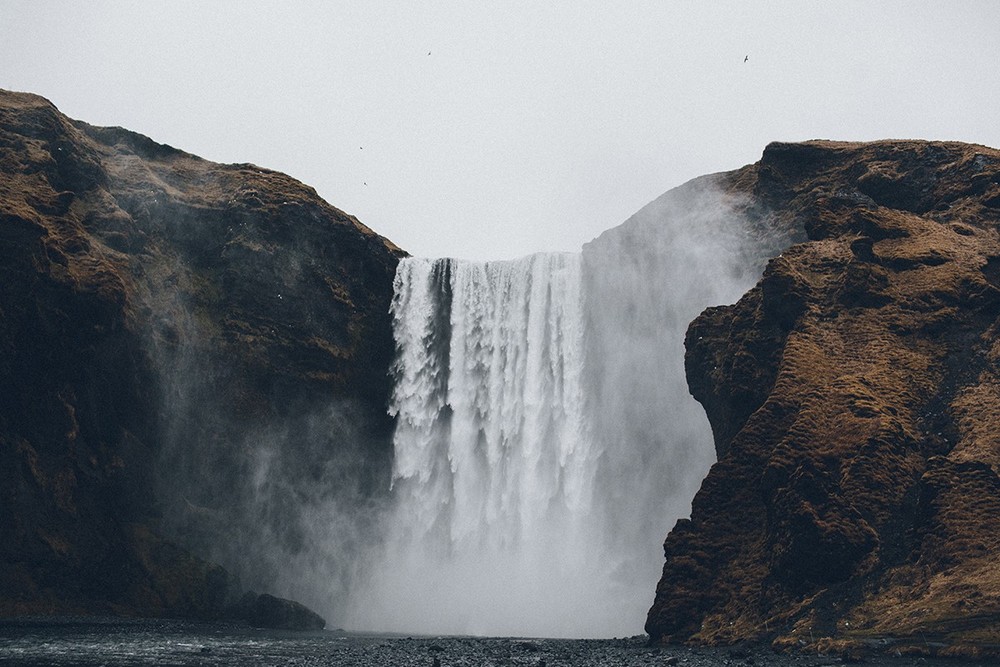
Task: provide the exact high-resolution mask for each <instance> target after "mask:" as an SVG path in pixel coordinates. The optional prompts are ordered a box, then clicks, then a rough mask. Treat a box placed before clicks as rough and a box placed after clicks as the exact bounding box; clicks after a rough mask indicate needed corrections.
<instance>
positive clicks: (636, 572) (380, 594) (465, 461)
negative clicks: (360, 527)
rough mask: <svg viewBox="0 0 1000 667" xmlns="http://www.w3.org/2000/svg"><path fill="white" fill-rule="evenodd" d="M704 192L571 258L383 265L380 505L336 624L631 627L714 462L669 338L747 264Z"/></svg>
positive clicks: (664, 205)
mask: <svg viewBox="0 0 1000 667" xmlns="http://www.w3.org/2000/svg"><path fill="white" fill-rule="evenodd" d="M721 201H722V200H721V198H720V196H719V195H718V193H717V192H715V191H714V190H706V189H698V188H693V189H692V190H691V191H690V192H689V193H688V195H687V196H686V197H678V196H677V195H673V198H666V199H663V200H658V201H657V202H654V203H653V204H650V205H649V206H648V207H646V208H645V209H643V211H640V213H639V214H637V215H636V216H635V217H634V218H633V219H632V220H630V221H629V222H628V223H626V224H625V225H622V226H621V227H619V228H616V229H615V230H612V231H611V232H608V233H606V234H605V235H604V236H602V237H601V238H599V239H597V240H596V241H594V242H592V243H591V244H588V245H587V246H586V247H585V248H584V251H583V253H580V254H538V255H533V256H530V257H525V258H522V259H518V260H513V261H501V262H485V263H477V262H468V261H458V260H449V259H442V260H428V259H405V260H403V261H401V262H400V264H399V268H398V270H397V274H396V283H395V297H394V301H393V305H392V314H393V319H394V334H395V339H396V345H397V358H396V363H395V367H394V376H395V387H394V391H393V395H392V404H391V412H392V413H393V415H394V416H395V418H396V422H397V426H396V432H395V436H394V449H395V461H394V469H393V482H392V484H393V490H392V491H393V493H392V495H393V507H392V509H391V511H390V512H388V514H387V517H386V521H385V524H384V527H383V536H384V539H383V542H382V544H381V547H380V551H379V552H378V553H376V554H371V555H370V556H369V557H368V558H367V559H366V561H365V563H364V564H363V567H362V568H361V573H362V574H361V576H360V577H359V580H358V584H357V585H356V586H355V590H354V591H353V592H352V600H351V602H350V604H349V609H348V613H347V615H346V618H345V619H344V620H345V621H346V624H347V626H348V627H351V628H355V629H366V630H382V631H398V632H413V633H434V634H487V635H522V636H523V635H530V636H553V637H556V636H574V637H588V636H604V637H609V636H615V635H633V634H637V633H638V632H641V628H642V622H643V619H644V616H645V612H646V609H647V608H648V605H649V603H650V601H651V599H652V596H653V590H654V587H655V582H656V579H657V576H658V572H659V569H660V567H661V565H662V557H663V556H662V548H661V546H660V544H661V541H662V539H663V536H664V535H665V534H666V532H667V531H668V530H669V529H670V527H671V526H672V525H673V523H674V522H675V521H676V520H677V519H678V518H680V517H682V516H684V515H685V514H687V512H689V510H690V501H691V498H692V497H693V495H694V492H695V490H696V489H697V487H698V484H699V483H700V480H701V479H702V478H703V476H704V474H705V473H706V472H707V470H708V467H709V466H710V465H711V463H712V460H713V459H714V451H713V448H712V444H711V442H712V441H711V433H710V429H709V427H708V423H707V420H706V419H705V417H704V414H703V412H702V410H701V408H700V406H698V405H697V404H696V403H695V402H694V401H693V400H692V399H691V398H690V396H689V395H688V392H687V386H686V381H685V378H684V369H683V337H684V331H685V329H686V327H687V324H688V322H690V320H691V319H692V318H694V317H695V316H696V315H697V314H698V312H700V310H701V309H702V308H704V307H705V306H707V305H712V304H717V303H724V302H727V301H732V300H733V299H735V298H737V297H738V296H739V294H741V293H742V292H743V291H745V290H746V289H747V288H748V287H749V286H750V285H751V284H752V283H753V282H754V281H755V280H756V277H757V276H758V275H759V270H760V264H761V262H760V257H759V256H755V257H749V256H747V255H746V253H745V248H746V246H747V243H746V238H745V232H746V230H745V228H744V227H743V226H742V225H741V224H739V222H738V221H736V220H734V216H733V215H732V213H731V210H730V209H729V208H728V207H726V206H724V205H722V204H721V203H720V202H721ZM664 220H669V221H670V224H664ZM734 223H736V224H734ZM741 235H743V236H741ZM751 245H752V244H751Z"/></svg>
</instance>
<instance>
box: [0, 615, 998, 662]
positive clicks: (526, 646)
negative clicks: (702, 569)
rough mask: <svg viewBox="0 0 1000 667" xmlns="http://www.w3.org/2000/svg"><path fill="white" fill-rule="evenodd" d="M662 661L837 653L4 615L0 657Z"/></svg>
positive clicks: (805, 658) (785, 658) (792, 658)
mask: <svg viewBox="0 0 1000 667" xmlns="http://www.w3.org/2000/svg"><path fill="white" fill-rule="evenodd" d="M435 659H437V661H438V662H439V664H440V665H441V667H449V666H469V667H471V666H477V667H478V666H496V667H499V666H501V665H503V666H506V667H513V666H523V667H564V666H566V667H568V666H571V665H572V666H578V667H587V666H595V667H596V666H598V665H600V666H609V667H618V666H621V667H626V666H627V667H632V666H636V667H639V666H643V667H645V666H661V665H684V666H686V667H723V666H727V667H743V666H747V667H749V666H751V665H758V666H762V665H774V666H776V667H785V666H787V667H792V666H795V667H819V666H820V665H841V664H845V663H844V661H843V660H842V659H841V658H839V657H836V656H817V655H781V654H776V653H774V652H773V651H771V650H769V649H766V648H765V649H753V650H734V649H725V648H723V649H701V648H697V649H691V648H686V647H667V648H656V647H649V646H647V645H646V642H645V638H643V637H633V638H628V639H601V640H596V639H576V640H574V639H513V638H480V637H396V636H391V637H390V636H382V635H361V634H346V633H342V632H335V631H324V632H311V633H293V632H278V631H271V630H257V629H252V628H247V627H243V626H238V625H228V624H198V623H189V622H184V621H163V620H124V621H123V620H121V619H72V618H64V619H49V618H46V619H39V618H31V619H7V620H0V665H32V666H40V665H108V666H115V665H178V666H180V665H248V666H258V665H260V666H263V665H300V666H302V667H311V666H314V665H317V666H318V665H338V666H339V665H344V666H350V665H372V666H375V667H383V666H384V667H408V666H411V665H412V666H420V667H433V666H434V664H435ZM865 664H868V665H877V666H881V665H884V666H887V667H889V666H898V667H902V666H904V665H920V666H924V667H933V666H941V667H943V666H945V665H951V666H952V667H954V666H956V665H984V666H985V665H993V664H995V663H994V662H992V661H988V662H981V663H980V662H969V661H963V662H956V661H952V660H944V659H934V658H923V657H898V658H893V657H877V658H876V657H872V658H869V659H868V660H867V662H866V663H865Z"/></svg>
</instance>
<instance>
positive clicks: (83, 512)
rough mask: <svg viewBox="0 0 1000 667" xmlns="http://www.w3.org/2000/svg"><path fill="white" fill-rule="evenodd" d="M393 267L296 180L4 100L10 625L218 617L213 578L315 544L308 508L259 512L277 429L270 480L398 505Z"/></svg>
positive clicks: (275, 500)
mask: <svg viewBox="0 0 1000 667" xmlns="http://www.w3.org/2000/svg"><path fill="white" fill-rule="evenodd" d="M400 255H401V251H400V250H399V249H398V248H396V247H395V246H394V245H392V244H391V243H390V242H388V241H387V240H385V239H383V238H382V237H380V236H378V235H377V234H375V233H373V232H372V231H371V230H369V229H368V228H367V227H365V226H364V225H362V224H361V223H360V222H359V221H358V220H356V219H355V218H353V217H352V216H350V215H347V214H346V213H344V212H343V211H340V210H338V209H336V208H334V207H332V206H330V205H329V204H327V203H326V202H325V201H323V200H322V199H320V198H319V197H318V196H317V194H316V193H315V191H313V190H312V189H311V188H309V187H307V186H305V185H303V184H302V183H300V182H298V181H296V180H294V179H292V178H290V177H288V176H286V175H284V174H280V173H277V172H273V171H269V170H267V169H263V168H260V167H256V166H254V165H248V164H242V165H220V164H215V163H212V162H208V161H206V160H202V159H200V158H197V157H195V156H193V155H190V154H187V153H184V152H183V151H180V150H177V149H174V148H171V147H169V146H165V145H162V144H158V143H156V142H154V141H152V140H150V139H148V138H146V137H143V136H141V135H138V134H135V133H133V132H129V131H128V130H124V129H121V128H99V127H93V126H90V125H87V124H86V123H81V122H77V121H73V120H70V119H68V118H66V117H65V116H64V115H62V114H61V113H59V111H57V110H56V109H55V107H53V106H52V105H51V104H50V103H49V102H48V101H46V100H44V99H42V98H40V97H37V96H34V95H28V94H20V93H11V92H6V91H0V507H2V511H0V615H10V614H18V613H126V614H152V615H167V614H169V615H180V616H213V615H218V613H219V611H220V609H221V608H222V606H223V604H224V602H225V600H226V598H227V596H232V595H233V594H234V592H235V591H234V590H233V589H234V588H235V586H234V584H233V581H232V577H231V576H230V575H228V574H227V573H226V571H225V570H222V569H221V568H219V567H218V566H215V565H210V564H209V563H208V562H206V561H207V560H215V561H216V562H224V563H225V564H226V565H227V566H229V567H230V568H232V567H236V565H237V564H239V563H240V562H243V561H249V562H250V563H251V566H250V567H249V569H248V570H247V571H246V572H237V574H239V575H240V576H241V577H243V580H244V583H251V584H252V583H253V581H252V578H253V575H255V574H261V571H260V570H261V569H263V570H266V568H258V569H256V570H255V569H254V565H253V564H254V563H256V560H255V559H241V558H238V556H242V554H243V553H253V552H254V550H255V549H256V548H258V547H259V546H260V544H261V542H263V541H265V540H266V541H269V543H270V544H273V545H278V546H279V547H284V548H287V549H288V550H290V551H294V550H295V549H300V548H301V546H302V542H303V536H302V526H301V525H300V524H298V523H296V522H295V521H293V520H292V519H293V518H294V514H293V513H291V512H289V511H288V508H287V507H286V505H287V504H289V503H296V502H301V500H302V497H303V494H304V493H306V491H304V490H303V491H300V492H299V493H298V494H297V495H296V494H291V493H287V492H282V491H283V489H279V490H276V491H274V492H272V493H270V494H269V495H267V496H266V498H267V500H268V504H267V506H266V507H264V508H258V509H259V511H257V512H254V513H251V512H249V511H248V507H249V504H248V497H249V496H250V495H251V493H252V492H253V491H254V489H252V488H251V484H250V480H252V479H253V477H252V475H251V474H250V473H251V470H252V463H253V456H254V450H253V449H252V447H250V444H251V443H253V442H256V441H260V440H262V439H264V437H265V436H266V435H268V434H267V433H266V427H267V425H269V424H275V423H277V424H281V425H282V433H281V436H282V437H280V438H278V437H270V439H268V441H267V445H268V447H269V448H270V449H269V451H271V452H273V454H274V457H273V459H272V460H273V462H274V468H275V470H274V471H273V475H272V477H271V478H273V479H281V480H284V479H289V478H293V479H300V480H306V481H307V482H309V484H310V485H311V487H310V488H316V489H325V490H327V492H328V493H329V494H330V496H331V498H334V497H339V496H337V494H342V495H350V496H352V497H358V498H365V497H369V496H371V495H372V494H373V493H375V491H374V490H375V489H381V488H383V486H385V485H384V484H383V483H382V482H383V480H384V479H385V477H386V475H387V471H388V461H389V456H390V448H389V438H388V433H389V431H390V429H391V422H390V420H389V418H388V417H387V416H386V414H385V405H386V400H387V393H388V390H389V380H388V374H387V369H388V365H389V363H390V361H391V358H392V354H393V342H392V333H391V327H390V323H389V310H388V307H389V301H390V299H391V296H392V278H393V275H394V272H395V266H396V263H397V261H398V258H399V256H400ZM331 405H334V406H337V407H336V409H335V410H333V409H331V407H330V406H331ZM315 433H323V434H324V435H323V437H313V436H314V434H315ZM340 462H343V463H344V465H339V463H340ZM283 503H284V504H283ZM226 531H230V532H232V533H233V534H234V535H236V536H237V537H238V538H239V539H236V538H233V539H229V537H230V536H229V535H227V533H226ZM180 543H183V544H184V545H186V547H187V548H182V547H181V546H178V545H179V544H180ZM216 545H232V547H231V548H229V549H218V548H217V547H216ZM192 552H195V553H198V554H199V555H200V556H201V557H200V558H199V557H196V556H194V555H192ZM206 556H208V558H205V557H206ZM265 565H266V564H265ZM266 574H267V572H266V571H265V572H263V575H266ZM248 579H251V580H250V581H248Z"/></svg>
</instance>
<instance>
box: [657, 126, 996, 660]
mask: <svg viewBox="0 0 1000 667" xmlns="http://www.w3.org/2000/svg"><path fill="white" fill-rule="evenodd" d="M721 180H722V182H723V183H724V184H725V185H726V187H727V188H729V189H731V190H733V191H737V192H743V193H746V194H749V195H750V197H751V201H753V202H754V205H755V206H757V207H758V209H759V210H760V211H761V214H762V215H763V216H764V217H765V218H769V219H770V220H771V222H772V224H774V225H777V226H779V227H781V226H784V227H787V226H788V225H793V226H797V227H799V228H800V229H801V230H802V233H804V235H805V239H804V241H803V242H801V243H797V244H794V245H792V246H791V247H789V248H787V249H786V250H785V251H784V252H783V253H782V254H781V255H780V256H778V257H776V258H774V259H772V260H771V261H770V263H769V264H768V266H767V269H766V270H765V272H764V275H763V277H762V278H761V280H760V282H759V283H758V285H757V286H756V287H755V288H754V289H752V290H751V291H750V292H748V293H747V294H746V295H745V296H744V297H743V298H742V299H741V300H740V301H739V302H738V303H736V304H735V305H732V306H722V307H714V308H709V309H708V310H706V311H705V312H704V313H703V314H702V315H701V316H700V317H699V318H698V319H697V320H695V322H693V323H692V325H691V326H690V328H689V330H688V334H687V338H686V348H687V354H686V368H687V376H688V382H689V386H690V388H691V391H692V394H693V395H694V396H695V398H697V399H698V401H700V402H701V403H702V404H703V405H704V407H705V410H706V413H707V414H708V417H709V420H710V421H711V424H712V429H713V433H714V436H715V445H716V450H717V453H718V456H719V459H718V462H717V463H716V464H715V465H714V466H713V468H712V470H711V472H710V473H709V475H708V477H707V478H706V479H705V481H704V483H703V485H702V487H701V490H700V491H699V492H698V494H697V496H696V498H695V500H694V505H693V510H692V514H691V518H690V519H689V520H688V519H684V520H681V521H679V522H678V523H677V525H676V526H675V527H674V529H673V530H672V531H671V532H670V534H669V536H668V537H667V539H666V542H665V544H664V551H665V555H666V563H665V566H664V569H663V576H662V579H661V580H660V582H659V585H658V587H657V591H656V598H655V602H654V604H653V606H652V608H651V609H650V611H649V616H648V620H647V624H646V629H647V632H649V634H650V636H651V638H653V639H654V640H659V641H664V642H677V641H690V642H704V643H730V642H737V641H744V640H752V641H768V642H773V643H774V644H775V645H776V646H779V647H786V646H788V647H791V646H808V647H811V648H815V649H819V650H848V649H850V650H854V649H857V648H858V647H863V646H866V645H870V644H873V643H877V642H883V643H886V642H892V643H893V644H892V645H893V646H894V648H895V649H898V650H912V651H921V652H927V651H932V650H934V651H940V652H944V653H948V652H952V653H964V654H967V655H974V654H977V653H981V652H983V651H990V650H993V649H991V648H990V645H991V644H992V645H995V644H997V643H998V639H1000V569H998V568H997V567H996V557H997V554H998V553H1000V477H998V473H1000V435H998V433H1000V431H997V429H996V424H997V423H1000V343H998V340H1000V336H998V334H1000V330H998V327H1000V151H997V150H994V149H990V148H986V147H982V146H974V145H966V144H958V143H937V142H935V143H927V142H915V141H912V142H911V141H886V142H877V143H870V144H851V143H834V142H808V143H804V144H772V145H770V146H768V147H767V148H766V150H765V151H764V155H763V157H762V159H761V160H760V162H758V163H757V164H755V165H751V166H749V167H745V168H743V169H741V170H739V171H736V172H732V173H729V174H725V175H723V176H722V179H721Z"/></svg>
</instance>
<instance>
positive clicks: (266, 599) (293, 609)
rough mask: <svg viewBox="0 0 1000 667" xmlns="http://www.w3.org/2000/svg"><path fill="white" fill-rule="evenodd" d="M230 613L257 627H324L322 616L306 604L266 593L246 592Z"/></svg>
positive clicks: (282, 628)
mask: <svg viewBox="0 0 1000 667" xmlns="http://www.w3.org/2000/svg"><path fill="white" fill-rule="evenodd" d="M232 615H233V616H235V617H237V618H241V619H243V620H245V621H247V622H248V623H249V624H250V625H252V626H254V627H257V628H271V629H274V630H322V629H323V628H325V627H326V621H325V620H323V617H321V616H320V615H319V614H317V613H316V612H314V611H312V610H311V609H309V608H307V607H306V606H304V605H302V604H299V603H298V602H295V601H294V600H285V599H284V598H279V597H275V596H273V595H268V594H267V593H261V594H260V595H257V594H256V593H252V592H251V593H247V594H246V595H245V596H243V598H242V599H241V600H240V602H239V603H238V604H237V605H236V607H235V608H234V609H233V610H232Z"/></svg>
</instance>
